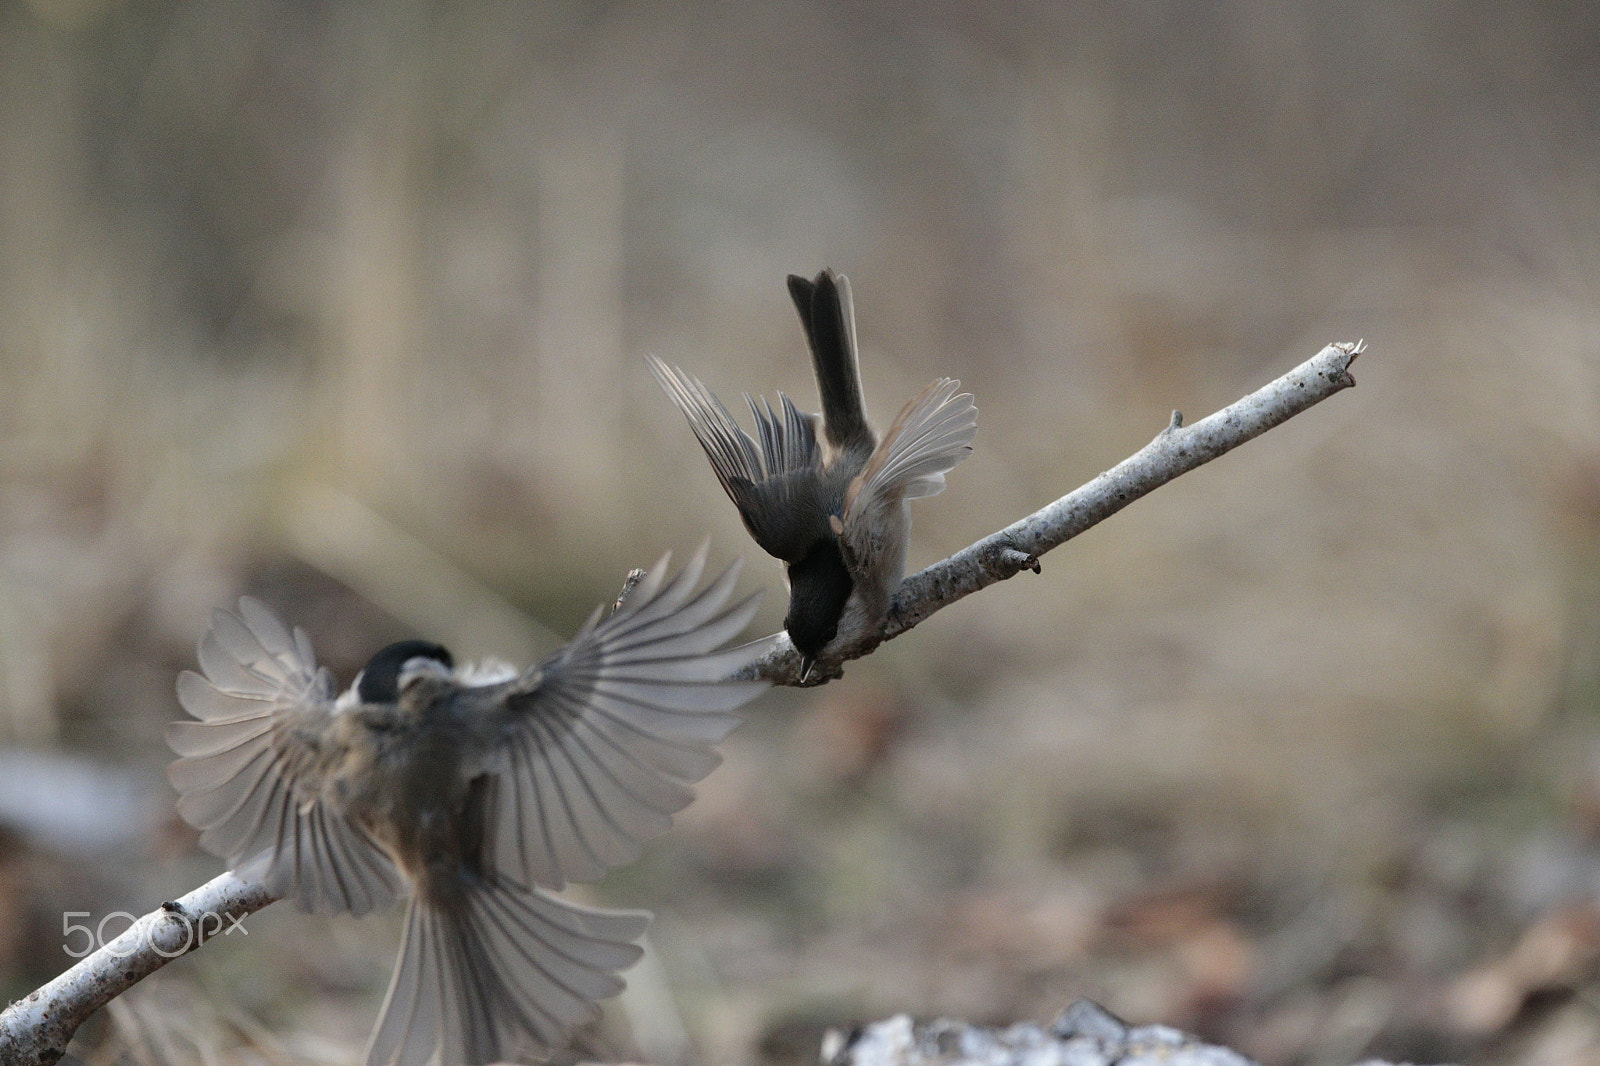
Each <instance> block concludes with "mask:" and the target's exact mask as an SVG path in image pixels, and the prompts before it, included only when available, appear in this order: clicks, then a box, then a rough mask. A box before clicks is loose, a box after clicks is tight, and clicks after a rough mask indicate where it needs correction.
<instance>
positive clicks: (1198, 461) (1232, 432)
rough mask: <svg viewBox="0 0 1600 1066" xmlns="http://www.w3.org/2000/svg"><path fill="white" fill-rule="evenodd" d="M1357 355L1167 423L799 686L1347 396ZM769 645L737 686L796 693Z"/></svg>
mask: <svg viewBox="0 0 1600 1066" xmlns="http://www.w3.org/2000/svg"><path fill="white" fill-rule="evenodd" d="M1365 350H1366V346H1365V342H1357V343H1355V344H1350V343H1343V344H1330V345H1328V346H1327V347H1326V348H1324V349H1322V351H1320V352H1318V353H1317V354H1316V355H1314V356H1312V357H1311V358H1310V359H1308V360H1306V361H1305V362H1304V363H1301V364H1300V365H1299V366H1297V367H1295V368H1294V369H1293V370H1291V371H1289V373H1287V374H1285V375H1283V376H1282V377H1281V378H1278V379H1277V380H1276V381H1273V382H1271V383H1269V384H1267V385H1264V386H1262V387H1261V388H1259V389H1257V390H1256V391H1255V392H1252V393H1251V394H1250V395H1248V396H1246V397H1244V398H1243V399H1242V400H1239V401H1237V402H1235V403H1232V404H1229V405H1228V406H1227V407H1224V408H1223V409H1222V410H1220V411H1218V412H1216V413H1215V414H1213V415H1210V416H1209V417H1206V418H1203V419H1201V420H1200V421H1198V422H1196V423H1195V424H1194V425H1192V426H1185V425H1184V424H1183V416H1182V415H1180V414H1179V413H1178V412H1177V411H1174V412H1172V423H1171V424H1170V425H1169V426H1167V427H1166V428H1165V429H1163V430H1162V431H1161V432H1160V433H1158V434H1156V438H1155V440H1152V441H1151V442H1150V443H1149V444H1147V445H1145V446H1144V447H1143V448H1140V449H1139V450H1138V451H1137V452H1135V453H1134V454H1132V455H1130V456H1128V458H1126V459H1124V460H1123V461H1122V462H1120V463H1118V464H1117V465H1116V466H1114V467H1112V468H1111V469H1110V470H1107V471H1106V472H1105V473H1103V474H1101V475H1099V476H1098V477H1096V478H1095V479H1094V480H1093V481H1090V482H1089V483H1088V484H1086V485H1084V486H1083V487H1081V488H1078V489H1075V490H1074V491H1072V492H1069V493H1067V494H1066V495H1065V496H1063V497H1061V498H1060V499H1059V500H1057V501H1056V502H1054V503H1052V504H1050V505H1049V506H1047V507H1043V508H1041V509H1040V510H1038V511H1035V512H1034V513H1033V514H1031V515H1028V516H1027V517H1026V518H1023V519H1021V520H1020V521H1017V522H1013V523H1012V524H1011V525H1009V526H1007V527H1006V528H1004V529H1002V530H1000V531H998V532H996V533H991V534H989V536H987V537H984V538H983V539H982V540H980V541H978V542H977V543H975V544H971V545H968V546H967V547H965V548H963V549H961V550H960V551H958V552H956V553H955V554H954V555H952V556H950V557H949V558H948V559H944V560H943V561H941V562H937V563H934V564H933V565H932V566H930V567H928V568H927V569H926V570H921V571H919V572H917V573H915V574H912V575H911V576H910V577H908V578H906V579H905V580H904V581H903V582H901V584H900V589H899V591H898V592H896V593H895V597H894V602H893V603H892V604H891V605H890V607H889V620H888V622H887V624H886V625H885V626H884V629H883V632H882V633H880V634H878V635H877V636H876V637H875V638H873V639H871V640H868V641H864V642H862V643H861V644H860V645H858V646H856V647H852V648H847V649H845V650H844V652H843V653H842V654H839V655H837V656H830V660H829V661H826V662H821V663H818V664H817V666H816V667H814V668H813V669H812V671H811V678H810V679H809V680H808V684H822V683H824V682H826V681H829V680H831V679H832V678H835V677H838V676H839V675H840V673H841V672H842V665H843V663H844V662H846V661H847V660H850V659H859V658H861V657H862V656H863V655H867V654H869V653H871V652H872V651H873V649H874V648H876V647H877V646H878V645H879V644H881V643H882V642H883V641H886V640H893V639H894V638H895V637H898V636H899V635H900V634H902V633H904V632H905V631H906V630H908V629H911V628H912V627H913V626H915V625H917V624H918V623H920V622H922V621H923V620H925V619H926V618H927V617H928V616H929V615H931V614H933V613H934V612H935V611H937V610H939V609H941V608H944V607H948V606H950V604H952V603H954V602H956V601H957V600H959V599H961V598H962V597H964V596H969V595H971V594H972V593H974V592H977V591H978V590H980V589H984V588H988V587H989V586H990V585H993V584H994V583H995V582H997V581H1004V580H1005V579H1006V578H1008V577H1014V576H1016V575H1017V574H1018V573H1020V572H1022V571H1023V570H1032V571H1033V572H1034V573H1038V572H1039V556H1041V555H1043V554H1044V553H1045V552H1047V551H1049V550H1050V549H1051V548H1054V547H1057V546H1059V545H1061V544H1064V543H1066V542H1067V541H1069V540H1071V539H1072V538H1073V537H1076V536H1077V535H1078V534H1079V533H1082V532H1083V531H1084V530H1086V529H1089V528H1090V527H1091V526H1095V525H1098V524H1099V523H1100V522H1102V521H1104V520H1105V519H1107V518H1110V517H1111V516H1112V515H1114V514H1116V513H1117V512H1118V511H1120V510H1122V509H1123V508H1124V507H1126V506H1128V504H1130V503H1132V502H1133V501H1134V500H1137V499H1139V498H1140V497H1141V496H1144V495H1146V494H1148V493H1150V492H1152V491H1154V490H1155V489H1158V488H1160V487H1161V486H1162V485H1165V484H1166V483H1167V482H1169V481H1171V480H1172V479H1173V478H1175V477H1177V476H1179V475H1180V474H1186V473H1188V472H1189V471H1191V470H1193V469H1194V468H1195V467H1197V466H1200V465H1202V464H1204V463H1208V462H1210V461H1211V460H1213V459H1215V458H1217V457H1218V456H1219V455H1223V454H1225V453H1226V452H1230V451H1232V450H1233V449H1234V448H1237V447H1238V446H1239V445H1241V444H1243V443H1245V442H1246V441H1248V440H1252V439H1254V438H1256V437H1259V436H1260V435H1261V434H1263V433H1265V432H1266V431H1267V430H1269V429H1271V428H1272V427H1273V426H1276V425H1280V424H1282V423H1283V422H1286V421H1288V420H1289V419H1291V418H1293V417H1294V416H1295V415H1297V414H1299V413H1300V412H1302V411H1305V410H1307V409H1308V408H1310V407H1313V406H1315V405H1316V404H1318V403H1320V402H1322V401H1323V400H1325V399H1327V398H1328V397H1329V396H1332V395H1333V394H1334V393H1336V392H1341V391H1343V390H1344V389H1348V388H1351V387H1352V386H1354V385H1355V383H1356V381H1355V378H1354V377H1352V376H1351V375H1350V364H1352V363H1354V362H1355V361H1356V357H1357V356H1358V355H1360V354H1361V353H1362V352H1363V351H1365ZM772 639H773V641H774V645H773V649H772V651H770V652H768V653H767V655H766V656H764V657H763V658H761V659H759V660H757V661H756V662H755V663H754V664H752V665H751V666H749V667H747V668H745V670H743V671H741V672H740V674H739V675H737V676H740V677H764V678H766V679H767V680H769V681H771V682H772V683H773V684H775V685H799V684H800V655H799V653H798V652H796V651H795V650H794V646H793V645H792V644H790V643H789V641H788V638H787V637H786V636H785V635H784V634H782V633H779V634H776V635H775V637H774V638H772Z"/></svg>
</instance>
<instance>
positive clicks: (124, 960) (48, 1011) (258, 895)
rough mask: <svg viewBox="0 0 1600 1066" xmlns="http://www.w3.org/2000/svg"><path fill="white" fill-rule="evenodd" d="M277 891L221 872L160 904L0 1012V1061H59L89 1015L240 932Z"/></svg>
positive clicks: (23, 1065) (24, 1065)
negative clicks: (195, 952) (203, 947)
mask: <svg viewBox="0 0 1600 1066" xmlns="http://www.w3.org/2000/svg"><path fill="white" fill-rule="evenodd" d="M274 898H275V897H273V896H270V895H268V894H267V890H266V889H264V888H262V887H261V886H260V885H257V884H252V883H251V882H249V881H242V880H240V879H239V878H237V877H235V876H234V875H233V874H231V873H225V874H223V875H222V876H220V877H214V878H212V879H211V880H210V881H207V882H206V883H205V884H203V885H201V886H200V887H199V888H197V889H195V890H194V891H193V892H190V893H189V894H188V895H186V896H184V897H183V898H182V899H179V900H177V901H176V902H173V903H163V904H162V905H161V906H160V907H158V908H157V909H156V910H153V911H151V912H150V913H149V914H146V915H145V916H144V917H142V918H140V919H139V920H138V921H136V922H134V923H133V925H132V926H130V927H129V928H128V929H127V931H125V932H124V933H123V934H122V935H121V936H119V937H117V938H116V939H115V940H112V941H111V942H109V943H107V944H104V945H102V946H100V948H99V949H98V950H96V951H94V952H93V953H91V954H89V955H87V956H85V957H84V958H83V959H81V960H79V962H78V963H77V964H76V965H74V966H73V967H72V968H71V969H69V970H67V971H66V972H65V973H63V974H62V975H61V976H60V977H57V978H56V979H55V980H53V981H51V982H49V983H48V984H46V985H44V986H43V987H42V988H40V989H39V990H37V991H36V992H33V993H32V994H31V995H28V996H25V997H23V998H22V999H19V1000H17V1001H16V1002H15V1003H13V1004H11V1006H9V1007H7V1008H6V1010H5V1012H4V1013H0V1062H3V1063H6V1064H7V1066H13V1064H15V1066H35V1064H37V1066H48V1064H50V1063H54V1062H57V1061H58V1060H59V1059H60V1058H61V1056H62V1054H63V1053H64V1052H65V1051H66V1049H67V1041H69V1040H71V1039H72V1034H73V1033H75V1032H77V1029H78V1026H80V1025H82V1024H83V1023H84V1021H85V1019H87V1018H88V1017H89V1015H91V1014H93V1013H94V1012H95V1011H97V1010H99V1009H100V1008H101V1007H103V1006H105V1005H106V1004H107V1003H109V1002H111V1001H112V1000H113V999H115V998H116V997H117V996H119V995H121V994H122V993H123V992H126V991H127V990H128V989H130V988H132V987H133V986H134V985H136V984H138V983H139V982H140V981H142V980H144V979H145V978H146V977H148V976H150V975H151V974H153V973H155V972H156V971H157V970H159V969H160V968H161V967H163V966H165V965H166V964H167V963H169V962H171V961H172V960H173V959H176V958H179V957H180V956H183V955H187V954H188V953H189V952H191V951H193V950H195V949H196V948H198V947H199V946H200V945H201V944H204V943H205V942H206V941H207V940H210V939H211V938H212V937H214V936H217V935H219V934H220V935H224V936H226V935H228V934H230V933H238V934H241V935H242V934H243V933H244V927H243V926H242V925H240V924H239V923H240V922H241V921H243V920H244V918H245V917H246V916H247V915H251V914H254V913H255V912H256V911H258V910H260V909H261V908H262V907H265V906H266V905H267V904H269V903H271V902H272V901H273V899H274ZM77 931H84V932H85V934H86V935H91V931H90V930H88V929H86V927H84V926H77V927H76V928H75V929H74V932H77ZM86 946H87V945H86Z"/></svg>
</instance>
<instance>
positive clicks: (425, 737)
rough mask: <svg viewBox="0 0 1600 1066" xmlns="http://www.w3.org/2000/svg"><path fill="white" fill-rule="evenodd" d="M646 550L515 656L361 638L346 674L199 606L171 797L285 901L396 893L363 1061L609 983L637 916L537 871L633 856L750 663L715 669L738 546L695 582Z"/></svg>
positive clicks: (628, 953)
mask: <svg viewBox="0 0 1600 1066" xmlns="http://www.w3.org/2000/svg"><path fill="white" fill-rule="evenodd" d="M667 565H668V558H666V557H664V558H663V559H662V560H661V562H659V563H657V564H656V566H655V568H654V569H652V570H651V571H650V572H649V573H648V574H647V575H646V576H645V577H644V579H643V580H642V581H640V582H639V584H638V585H637V586H635V587H634V588H633V589H632V591H631V592H630V593H628V594H627V595H626V596H625V598H624V599H623V600H622V602H621V603H620V605H618V606H617V607H616V608H615V610H614V611H613V612H612V613H611V614H610V615H609V616H606V617H603V618H602V617H601V611H600V610H598V609H597V610H596V611H595V613H594V615H592V616H591V617H590V619H589V621H588V622H587V623H586V624H585V625H584V627H583V628H582V630H580V631H579V633H578V635H577V636H576V637H574V638H573V640H572V643H570V644H568V645H567V646H566V647H565V648H562V649H561V650H560V651H558V652H556V653H554V654H553V655H551V656H549V657H548V658H546V659H545V660H544V661H543V662H540V663H539V664H537V665H535V666H531V667H529V668H528V669H526V670H522V671H518V670H515V669H513V668H512V667H510V666H507V665H505V664H501V663H486V664H483V665H477V666H459V665H457V664H456V662H455V660H454V658H453V657H452V656H451V654H450V652H449V651H447V650H446V649H444V648H443V647H441V646H440V645H438V644H430V643H427V642H425V641H418V640H407V641H402V642H400V643H398V644H391V645H389V646H388V647H386V648H384V649H383V650H382V651H380V652H378V653H377V654H376V655H374V656H373V657H372V659H371V660H370V661H369V662H368V663H367V665H366V667H365V668H364V669H363V670H362V671H361V673H360V674H359V675H358V676H357V677H356V680H355V682H354V684H352V685H351V686H350V688H349V689H348V690H347V691H345V692H344V693H342V694H337V693H336V692H335V689H334V684H333V679H332V676H331V675H330V674H329V672H328V671H327V670H326V669H325V668H319V667H318V666H317V665H316V660H315V658H314V657H313V655H312V651H311V644H310V641H309V640H308V639H307V638H306V635H305V633H304V632H302V631H300V630H298V629H297V630H295V631H294V632H293V634H291V633H290V632H289V631H288V630H287V629H286V628H285V627H284V626H283V624H282V623H280V622H279V621H278V619H277V618H276V617H274V616H273V614H272V613H271V612H270V611H269V610H267V608H266V607H264V606H262V605H261V604H260V603H258V602H256V601H255V600H252V599H244V600H241V601H240V603H239V613H238V615H237V616H236V615H233V614H229V613H227V612H224V611H217V612H216V613H215V614H214V616H213V618H212V624H211V629H210V631H209V632H208V633H207V634H206V635H205V637H204V638H203V639H202V640H201V641H200V666H201V669H202V670H204V671H205V676H203V677H202V676H201V675H199V674H195V673H192V672H185V673H184V674H183V675H182V676H181V677H180V678H179V679H178V698H179V700H180V701H181V702H182V704H183V706H184V708H185V709H187V710H188V712H189V713H190V714H191V715H193V716H194V717H195V718H196V719H198V721H192V722H191V721H180V722H175V723H173V724H172V725H171V726H170V727H169V729H168V733H167V739H168V743H170V744H171V746H172V748H173V750H174V751H176V752H177V753H178V755H179V756H180V758H179V759H178V760H177V761H175V762H174V763H173V764H172V766H171V768H170V770H169V774H170V776H171V778H172V782H173V784H174V785H175V786H176V787H177V789H178V791H179V792H180V793H181V794H182V798H181V799H180V800H179V801H178V810H179V812H180V813H181V814H182V815H183V817H184V818H185V819H186V820H188V821H189V822H190V824H192V825H194V826H195V827H197V828H199V829H201V830H203V833H202V835H201V837H200V841H201V843H202V844H203V845H204V846H205V847H206V848H207V849H209V850H211V851H212V852H215V853H216V854H218V855H220V856H222V857H223V858H224V859H226V860H227V861H228V863H229V865H230V867H231V868H232V869H234V870H235V871H236V872H237V873H238V874H239V876H241V877H244V878H247V879H249V880H253V881H258V882H260V883H261V884H263V885H264V886H265V887H266V888H267V889H268V890H269V891H271V892H272V893H274V894H275V895H277V896H279V897H282V898H288V899H293V900H294V901H295V902H296V903H297V904H298V905H299V906H300V907H301V908H302V909H304V910H307V911H314V912H323V913H338V912H346V911H348V912H349V913H352V914H357V915H360V914H365V913H366V912H367V911H370V910H372V909H373V908H375V907H380V906H383V905H385V904H387V903H389V902H391V901H392V900H394V899H395V898H396V897H398V896H399V895H401V894H403V893H406V892H409V893H410V901H409V903H408V904H407V907H406V918H405V933H404V937H403V939H402V941H401V946H400V959H399V962H398V963H397V965H396V967H395V971H394V978H393V980H392V982H391V983H390V985H389V994H388V997H387V999H386V1000H385V1001H384V1005H383V1011H382V1014H381V1017H380V1018H379V1021H378V1024H377V1027H376V1029H375V1030H374V1031H373V1034H372V1040H371V1043H370V1045H369V1047H368V1051H367V1062H368V1063H369V1064H370V1066H388V1064H391V1063H400V1064H407V1066H412V1064H415V1066H422V1064H425V1063H429V1062H434V1061H437V1062H438V1063H440V1064H441V1066H456V1064H481V1063H489V1062H500V1061H506V1060H509V1061H515V1062H527V1061H530V1057H532V1056H542V1055H545V1054H547V1053H548V1052H549V1051H551V1050H553V1049H556V1048H559V1047H561V1046H562V1045H563V1044H564V1043H565V1041H566V1039H567V1037H568V1035H569V1034H570V1032H571V1030H572V1029H573V1028H574V1027H575V1026H577V1025H579V1024H581V1023H583V1022H586V1021H589V1020H592V1019H593V1018H594V1017H595V1016H596V1015H597V1014H598V1008H597V1006H596V1002H597V1001H598V1000H601V999H604V998H606V997H607V996H611V995H614V994H616V993H617V992H618V991H620V990H621V988H622V980H621V978H619V977H618V976H617V971H619V970H622V969H624V968H625V967H627V966H629V965H631V964H632V963H633V962H634V960H636V959H637V958H638V957H639V955H640V949H639V947H638V946H637V945H636V944H635V943H634V941H635V940H637V939H638V938H639V936H640V935H641V934H642V933H643V932H644V928H645V925H646V923H647V922H648V920H649V916H648V915H647V914H644V913H641V912H629V911H613V910H598V909H594V908H589V907H580V906H577V905H574V904H572V903H568V902H565V901H563V900H561V899H558V898H556V897H555V896H552V895H550V894H548V893H547V892H545V891H543V890H542V889H560V888H561V887H562V886H563V885H564V884H565V882H567V881H569V880H570V881H592V880H596V879H598V878H599V877H600V876H601V875H602V873H604V871H605V870H606V869H607V868H608V867H612V866H616V865H618V864H620V863H625V862H630V861H632V860H633V859H634V858H636V857H637V856H638V855H639V852H640V843H641V841H644V840H646V839H648V838H650V837H653V836H655V835H656V834H658V833H660V832H661V831H662V830H664V829H666V828H667V826H668V825H669V824H670V823H671V821H672V815H673V814H674V813H675V812H677V811H679V810H681V809H682V808H683V807H684V806H686V805H687V804H688V803H689V801H690V800H691V799H692V798H693V795H694V792H693V789H692V788H691V787H690V786H691V785H692V784H693V783H694V782H697V781H699V780H700V779H701V778H703V777H704V776H705V775H706V774H708V773H710V772H711V769H712V768H713V767H714V766H716V764H717V762H718V755H717V753H716V751H715V746H716V744H717V743H718V742H719V741H721V740H722V738H723V737H724V736H726V735H727V733H728V732H729V731H730V730H731V729H732V728H733V727H734V726H735V725H736V724H737V722H738V719H737V718H736V717H735V716H734V715H733V714H732V713H731V712H732V711H733V710H734V709H735V708H737V707H739V706H741V705H742V704H744V703H746V702H747V701H749V700H750V699H752V698H754V697H755V696H756V695H757V693H759V692H760V691H761V690H762V689H763V688H765V687H766V686H765V683H764V682H733V683H730V682H725V681H724V680H723V679H724V678H726V677H728V676H729V675H730V674H732V673H733V672H734V671H736V670H737V669H739V668H740V667H741V666H743V665H745V664H746V663H748V662H750V661H753V660H754V659H756V658H758V657H759V656H760V654H761V653H762V652H763V651H764V650H765V647H764V644H765V642H764V641H763V642H757V643H755V644H750V645H744V646H742V647H731V648H730V647H725V645H726V644H727V642H728V641H729V640H730V639H732V638H733V637H735V636H736V635H737V634H739V633H740V632H741V631H742V630H743V629H744V627H745V626H746V625H747V624H748V623H749V621H750V618H751V615H752V614H753V613H754V611H755V606H756V605H755V600H756V598H757V597H756V596H751V597H749V598H746V599H743V600H740V601H738V602H736V603H735V602H730V597H731V595H732V592H733V587H734V583H735V581H736V580H737V578H738V572H739V565H738V563H737V562H736V563H735V564H734V565H733V566H730V567H729V568H728V569H727V570H726V571H724V572H723V574H722V575H721V576H720V577H718V578H716V579H715V580H713V581H712V582H710V583H709V584H708V585H706V586H705V587H704V588H701V589H699V590H696V588H695V586H696V584H697V583H698V582H699V580H700V575H701V573H702V571H703V569H704V566H705V549H704V548H701V550H700V552H699V553H698V554H696V555H695V557H694V558H693V559H692V560H691V561H690V562H689V563H688V565H687V566H685V567H684V568H683V570H682V571H681V572H679V573H678V574H677V575H676V576H673V577H671V578H670V579H669V578H668V577H667Z"/></svg>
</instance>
